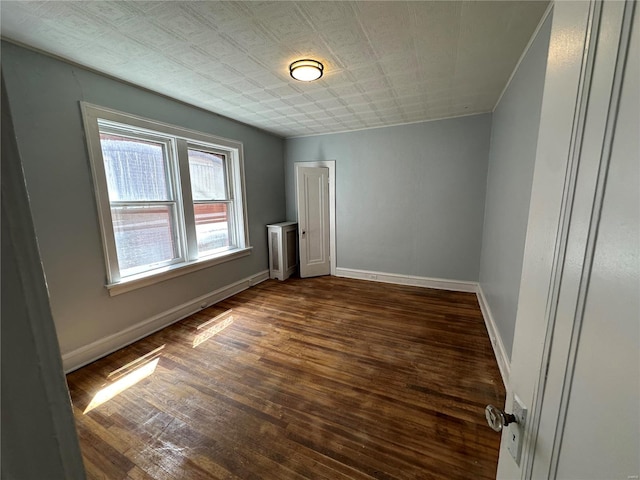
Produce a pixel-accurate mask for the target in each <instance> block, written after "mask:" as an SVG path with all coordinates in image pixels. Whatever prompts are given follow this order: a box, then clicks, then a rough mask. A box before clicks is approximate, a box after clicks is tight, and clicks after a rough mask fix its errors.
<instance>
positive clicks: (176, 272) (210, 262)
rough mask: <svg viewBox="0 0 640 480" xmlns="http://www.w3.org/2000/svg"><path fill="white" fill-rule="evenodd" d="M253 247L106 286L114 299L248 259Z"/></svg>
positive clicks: (154, 271)
mask: <svg viewBox="0 0 640 480" xmlns="http://www.w3.org/2000/svg"><path fill="white" fill-rule="evenodd" d="M251 250H253V247H246V248H236V249H234V250H230V251H226V252H222V253H218V254H216V255H212V256H210V257H207V258H203V259H202V260H195V261H193V262H189V263H181V264H178V265H170V266H168V267H164V268H160V269H157V270H153V271H151V272H145V273H141V274H139V275H132V276H131V277H128V278H126V279H124V280H121V281H119V282H117V283H109V284H107V285H106V287H107V290H109V295H110V296H112V297H114V296H116V295H120V294H121V293H126V292H130V291H132V290H137V289H138V288H143V287H148V286H149V285H154V284H156V283H160V282H164V281H165V280H169V279H170V278H175V277H180V276H182V275H185V274H187V273H192V272H197V271H198V270H202V269H203V268H209V267H213V266H214V265H218V264H220V263H224V262H228V261H230V260H235V259H237V258H241V257H246V256H247V255H250V254H251Z"/></svg>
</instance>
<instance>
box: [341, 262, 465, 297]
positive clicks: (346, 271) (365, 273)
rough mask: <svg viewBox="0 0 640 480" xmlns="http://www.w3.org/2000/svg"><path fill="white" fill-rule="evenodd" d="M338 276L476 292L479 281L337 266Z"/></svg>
mask: <svg viewBox="0 0 640 480" xmlns="http://www.w3.org/2000/svg"><path fill="white" fill-rule="evenodd" d="M336 276H337V277H346V278H357V279H359V280H371V281H373V282H383V283H395V284H397V285H414V286H416V287H425V288H437V289H439V290H452V291H454V292H471V293H475V292H476V290H477V288H478V283H477V282H466V281H461V280H447V279H445V278H430V277H416V276H413V275H399V274H397V273H383V272H373V271H370V270H356V269H353V268H336Z"/></svg>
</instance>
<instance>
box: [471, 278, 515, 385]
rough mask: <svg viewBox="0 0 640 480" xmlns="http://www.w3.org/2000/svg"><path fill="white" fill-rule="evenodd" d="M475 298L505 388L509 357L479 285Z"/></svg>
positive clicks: (509, 369) (509, 368) (509, 370)
mask: <svg viewBox="0 0 640 480" xmlns="http://www.w3.org/2000/svg"><path fill="white" fill-rule="evenodd" d="M476 296H477V297H478V304H479V305H480V310H481V311H482V317H483V318H484V324H485V326H486V327H487V333H488V334H489V339H490V340H491V346H492V347H493V353H494V355H495V357H496V362H498V368H499V369H500V375H501V376H502V383H504V386H505V388H506V387H507V386H508V385H509V375H511V361H510V360H509V356H508V355H507V350H506V348H504V342H503V341H502V335H500V331H499V330H498V327H497V325H496V322H495V320H494V319H493V315H492V314H491V309H490V308H489V302H487V299H486V297H485V296H484V292H483V291H482V286H481V285H480V284H478V290H477V291H476Z"/></svg>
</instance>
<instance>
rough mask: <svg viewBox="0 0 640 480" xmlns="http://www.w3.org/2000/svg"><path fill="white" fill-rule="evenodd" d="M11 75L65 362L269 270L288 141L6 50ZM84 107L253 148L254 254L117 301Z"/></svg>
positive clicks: (249, 163)
mask: <svg viewBox="0 0 640 480" xmlns="http://www.w3.org/2000/svg"><path fill="white" fill-rule="evenodd" d="M2 70H3V74H4V76H5V80H6V85H7V92H8V98H9V104H10V106H11V110H12V115H13V122H14V127H15V132H16V136H17V141H18V149H19V153H20V156H21V159H22V162H23V167H24V173H25V177H26V182H27V189H28V193H29V196H30V200H31V206H32V212H33V219H34V224H35V230H36V235H37V237H38V241H39V244H40V251H41V256H42V262H43V266H44V271H45V275H46V278H47V282H48V286H49V291H50V295H51V308H52V312H53V317H54V320H55V325H56V330H57V333H58V338H59V342H60V348H61V351H62V353H63V354H64V353H67V352H70V351H73V350H75V349H77V348H79V347H82V346H85V345H87V344H89V343H91V342H93V341H96V340H98V339H101V338H103V337H105V336H108V335H111V334H114V333H117V332H120V331H122V330H124V329H126V328H127V327H129V326H131V325H133V324H136V323H139V322H141V321H143V320H146V319H148V318H150V317H152V316H154V315H157V314H159V313H161V312H164V311H166V310H168V309H171V308H173V307H175V306H176V305H180V304H182V303H184V302H187V301H189V300H191V299H194V298H196V297H198V296H200V295H204V294H206V293H209V292H211V291H214V290H216V289H218V288H220V287H222V286H225V285H228V284H231V283H233V282H236V281H238V280H240V279H242V278H245V277H247V276H249V275H252V274H255V273H257V272H260V271H263V270H265V269H267V268H268V259H267V240H266V229H265V225H266V224H268V223H272V222H276V221H281V220H283V219H284V217H285V197H284V180H283V143H284V141H283V139H281V138H279V137H276V136H273V135H270V134H268V133H265V132H263V131H260V130H257V129H255V128H252V127H248V126H246V125H242V124H239V123H237V122H234V121H232V120H229V119H226V118H224V117H220V116H217V115H215V114H212V113H209V112H205V111H203V110H200V109H197V108H194V107H190V106H187V105H185V104H182V103H179V102H176V101H173V100H171V99H168V98H165V97H162V96H160V95H156V94H153V93H151V92H148V91H145V90H142V89H139V88H136V87H134V86H131V85H128V84H125V83H122V82H119V81H116V80H114V79H111V78H107V77H105V76H101V75H99V74H96V73H93V72H90V71H87V70H84V69H82V68H79V67H76V66H72V65H70V64H67V63H64V62H62V61H59V60H56V59H53V58H51V57H47V56H45V55H41V54H39V53H35V52H32V51H29V50H26V49H23V48H21V47H18V46H15V45H12V44H9V43H6V42H3V43H2ZM80 100H84V101H87V102H90V103H94V104H97V105H101V106H104V107H109V108H114V109H117V110H121V111H124V112H127V113H132V114H135V115H140V116H143V117H147V118H151V119H154V120H159V121H162V122H166V123H170V124H174V125H178V126H182V127H186V128H191V129H194V130H200V131H203V132H208V133H213V134H215V135H219V136H223V137H227V138H232V139H235V140H239V141H241V142H243V143H244V153H245V172H246V188H247V205H248V215H249V231H250V239H251V244H252V245H253V247H254V250H253V253H252V254H251V255H250V256H248V257H244V258H241V259H238V260H234V261H231V262H227V263H223V264H221V265H217V266H214V267H211V268H207V269H204V270H200V271H198V272H194V273H190V274H187V275H184V276H181V277H179V278H176V279H171V280H167V281H165V282H162V283H159V284H156V285H153V286H150V287H146V288H142V289H139V290H135V291H132V292H128V293H125V294H122V295H118V296H116V297H110V296H109V294H108V292H107V290H106V288H105V287H104V285H105V282H106V271H105V264H104V258H103V253H102V246H101V238H100V233H99V228H98V219H97V209H96V202H95V197H94V193H93V186H92V180H91V172H90V167H89V159H88V156H87V147H86V144H85V140H84V131H83V126H82V118H81V114H80V106H79V103H78V102H79V101H80Z"/></svg>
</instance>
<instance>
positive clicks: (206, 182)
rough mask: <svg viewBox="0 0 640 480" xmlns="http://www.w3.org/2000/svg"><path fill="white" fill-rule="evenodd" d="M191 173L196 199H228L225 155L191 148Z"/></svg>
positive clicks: (192, 188)
mask: <svg viewBox="0 0 640 480" xmlns="http://www.w3.org/2000/svg"><path fill="white" fill-rule="evenodd" d="M189 173H190V175H191V193H192V195H193V199H194V200H228V197H227V181H226V177H227V176H226V173H225V157H224V155H218V154H215V153H210V152H201V151H199V150H189Z"/></svg>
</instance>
